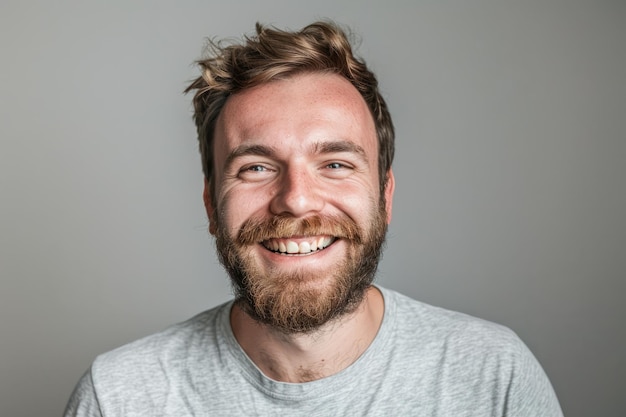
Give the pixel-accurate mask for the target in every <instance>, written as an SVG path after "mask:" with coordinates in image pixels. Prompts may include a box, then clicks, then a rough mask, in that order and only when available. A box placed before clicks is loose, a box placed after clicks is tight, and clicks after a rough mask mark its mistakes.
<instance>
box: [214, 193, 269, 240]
mask: <svg viewBox="0 0 626 417" xmlns="http://www.w3.org/2000/svg"><path fill="white" fill-rule="evenodd" d="M237 191H238V190H235V189H233V190H230V191H228V192H226V193H224V194H222V195H221V196H220V197H219V200H220V205H219V210H220V211H219V213H220V222H221V223H223V226H225V227H227V228H228V229H230V230H239V228H240V227H241V225H242V224H243V222H245V221H246V220H248V219H250V218H252V217H264V216H267V207H268V204H267V201H268V200H267V197H265V196H263V195H259V194H256V193H248V192H237Z"/></svg>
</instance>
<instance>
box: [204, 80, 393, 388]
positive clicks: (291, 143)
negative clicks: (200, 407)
mask: <svg viewBox="0 0 626 417" xmlns="http://www.w3.org/2000/svg"><path fill="white" fill-rule="evenodd" d="M377 164H378V141H377V137H376V130H375V126H374V121H373V118H372V116H371V114H370V111H369V109H368V107H367V105H366V104H365V101H364V100H363V98H362V97H361V95H360V94H359V93H358V91H357V90H356V89H355V88H354V86H352V85H351V84H350V83H349V82H348V81H347V80H345V79H344V78H342V77H340V76H338V75H332V74H321V73H305V74H299V75H295V76H292V77H290V78H287V79H283V80H278V81H273V82H270V83H267V84H264V85H260V86H257V87H255V88H252V89H248V90H244V91H243V92H240V93H237V94H234V95H232V96H231V97H230V98H229V99H228V100H227V102H226V104H225V106H224V108H223V109H222V112H221V114H220V116H219V118H218V120H217V123H216V127H215V136H214V167H215V169H214V172H215V177H214V179H213V180H214V181H215V185H216V187H215V190H216V197H215V200H216V201H211V197H210V193H209V190H208V185H206V184H205V192H204V200H205V205H206V209H207V213H208V215H209V221H210V231H211V232H212V233H214V234H215V233H216V231H218V230H219V231H220V232H219V233H226V234H227V235H229V236H230V237H232V238H233V239H234V238H235V237H236V236H237V234H238V232H239V230H240V228H241V227H242V225H245V224H246V223H247V222H249V221H250V220H251V219H269V218H273V217H277V216H288V217H290V218H294V219H306V218H312V217H314V216H321V217H326V218H330V217H343V218H344V219H346V218H347V219H350V220H352V221H353V222H354V223H355V224H356V225H357V226H358V227H359V228H360V229H362V230H363V231H365V232H369V231H372V230H375V228H374V227H373V224H374V223H376V222H374V221H373V219H374V217H373V216H374V214H375V213H377V212H378V209H379V208H380V207H381V206H380V202H381V201H382V202H383V206H382V207H383V210H384V213H383V214H382V218H381V220H382V222H383V223H384V222H386V223H389V221H390V220H391V207H392V204H391V203H392V196H393V190H394V178H393V173H392V172H391V171H389V172H388V183H387V184H388V185H387V188H386V189H385V194H384V196H382V197H383V198H382V199H381V196H380V194H379V193H380V190H379V178H378V166H377ZM216 214H218V215H216ZM218 222H219V225H218ZM379 224H380V223H379ZM322 236H323V235H320V236H314V237H311V236H307V237H306V238H305V239H304V240H307V241H309V240H311V238H316V237H317V238H321V237H322ZM276 237H279V238H282V239H281V240H282V241H283V242H287V241H289V240H292V241H297V242H301V241H302V240H303V236H293V235H292V236H276ZM348 242H349V241H347V240H345V239H341V238H340V239H337V240H334V241H333V243H332V244H330V246H328V247H326V248H325V249H323V250H321V251H317V252H315V253H312V254H310V255H307V256H290V255H285V254H280V253H275V252H274V251H271V250H268V249H267V248H266V247H265V246H263V245H262V244H261V242H258V244H252V245H249V246H245V247H244V248H242V249H241V250H242V253H243V256H245V258H246V260H247V261H248V262H253V263H254V265H255V266H256V267H257V271H258V272H259V277H261V276H262V277H265V278H263V279H264V280H272V279H273V278H272V277H273V276H274V275H275V274H276V273H280V274H282V275H283V276H291V275H290V274H292V273H295V274H294V275H293V276H294V277H296V276H297V277H299V278H298V280H296V281H292V282H290V283H289V285H290V288H291V290H290V291H288V292H289V293H290V292H291V291H295V292H298V291H299V289H298V288H301V289H302V290H303V291H304V290H305V289H306V291H308V290H311V289H313V290H314V291H315V293H316V294H317V293H319V298H322V297H325V298H333V294H334V291H335V288H336V287H335V286H334V285H333V284H334V283H335V280H336V278H337V276H338V274H339V275H342V273H341V272H338V271H343V269H342V267H343V266H344V263H345V260H346V259H349V258H354V255H355V254H356V252H355V247H354V243H348ZM354 259H358V258H354ZM303 272H304V273H303ZM285 274H286V275H285ZM345 276H347V275H345ZM255 277H256V276H255ZM255 277H251V279H255ZM301 280H303V281H301ZM257 281H259V280H257ZM292 284H293V285H292ZM281 288H282V287H281ZM281 291H282V292H283V293H285V290H281ZM301 305H302V304H301ZM383 305H384V304H383V300H382V296H381V295H380V293H379V292H378V290H376V289H375V288H369V290H367V291H366V295H365V297H364V298H363V299H362V301H361V302H360V304H359V306H358V308H356V309H355V310H351V312H350V313H347V315H346V316H345V317H341V320H340V321H339V322H329V323H326V324H324V325H322V327H321V328H319V329H318V331H317V332H316V333H315V334H308V333H292V334H285V333H280V332H278V333H277V332H276V331H275V330H276V329H273V328H271V327H268V326H267V325H266V324H262V323H258V322H256V321H254V320H253V319H252V318H251V317H250V316H249V315H247V314H246V313H245V312H244V311H243V310H242V309H241V308H240V307H239V306H238V305H237V304H235V306H234V307H233V310H232V312H231V325H232V327H233V333H234V334H235V337H236V338H237V340H238V342H239V343H240V345H241V346H242V348H243V349H244V351H245V352H246V353H247V354H248V356H249V357H250V358H251V359H252V360H253V361H254V362H255V363H256V364H257V366H259V368H260V369H261V370H263V372H265V373H266V374H267V375H268V376H270V377H272V378H275V379H277V380H281V381H291V382H302V381H306V380H312V379H318V378H322V377H324V376H327V375H331V374H333V373H336V372H338V371H340V370H341V369H343V368H345V367H346V366H348V365H349V364H350V363H352V361H353V360H355V359H356V358H357V357H358V356H360V354H361V353H362V352H363V351H364V350H365V349H366V347H367V346H368V345H369V343H370V342H371V340H373V338H374V337H375V335H376V332H377V330H378V327H379V325H380V322H381V320H382V314H383Z"/></svg>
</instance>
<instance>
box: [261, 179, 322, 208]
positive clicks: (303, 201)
mask: <svg viewBox="0 0 626 417" xmlns="http://www.w3.org/2000/svg"><path fill="white" fill-rule="evenodd" d="M320 191H321V190H320V188H319V185H318V184H316V181H315V178H313V174H312V173H310V172H307V170H306V169H305V168H300V169H299V168H290V169H287V170H286V171H285V172H284V174H283V175H282V176H281V178H280V180H279V182H278V184H277V191H276V194H275V195H274V196H273V198H272V201H271V205H270V210H271V211H272V213H273V214H289V215H291V216H293V217H306V216H307V215H310V214H313V213H317V212H319V211H321V210H322V208H323V207H324V200H323V198H322V195H321V192H320Z"/></svg>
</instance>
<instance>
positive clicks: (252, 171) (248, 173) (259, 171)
mask: <svg viewBox="0 0 626 417" xmlns="http://www.w3.org/2000/svg"><path fill="white" fill-rule="evenodd" d="M272 172H274V171H273V169H272V168H271V167H268V166H267V165H263V164H252V165H245V166H243V167H241V169H239V173H238V177H239V178H240V179H242V180H243V181H246V182H255V181H263V180H264V179H266V178H268V177H269V176H271V175H272Z"/></svg>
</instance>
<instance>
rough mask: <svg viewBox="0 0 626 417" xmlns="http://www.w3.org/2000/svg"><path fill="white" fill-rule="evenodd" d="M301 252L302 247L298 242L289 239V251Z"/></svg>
mask: <svg viewBox="0 0 626 417" xmlns="http://www.w3.org/2000/svg"><path fill="white" fill-rule="evenodd" d="M298 252H300V248H299V247H298V244H297V243H296V242H292V241H289V242H287V253H298Z"/></svg>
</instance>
